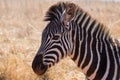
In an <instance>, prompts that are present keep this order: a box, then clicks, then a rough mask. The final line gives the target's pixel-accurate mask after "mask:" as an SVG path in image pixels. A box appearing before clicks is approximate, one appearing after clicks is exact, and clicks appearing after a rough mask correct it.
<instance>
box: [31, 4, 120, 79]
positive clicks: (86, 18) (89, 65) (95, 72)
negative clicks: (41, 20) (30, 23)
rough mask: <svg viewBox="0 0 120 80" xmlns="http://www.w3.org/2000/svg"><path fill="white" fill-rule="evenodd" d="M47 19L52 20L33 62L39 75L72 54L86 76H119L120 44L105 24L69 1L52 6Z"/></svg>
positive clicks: (119, 77)
mask: <svg viewBox="0 0 120 80" xmlns="http://www.w3.org/2000/svg"><path fill="white" fill-rule="evenodd" d="M45 21H49V22H48V24H47V26H46V27H45V29H44V30H43V32H42V40H41V46H40V48H39V50H38V52H37V54H36V56H35V58H34V60H33V63H32V68H33V71H34V72H35V73H36V74H38V75H42V74H44V73H45V72H46V71H47V70H48V69H49V68H50V67H51V66H53V65H55V64H56V63H58V62H59V61H60V60H61V59H63V58H65V57H66V56H70V57H71V59H72V60H73V61H74V62H75V63H76V64H77V66H78V67H79V68H80V69H81V71H82V72H83V73H84V74H85V75H86V77H87V79H90V80H93V79H94V80H119V79H120V45H119V42H118V41H116V40H115V39H113V38H112V37H111V36H110V33H109V30H108V28H107V27H105V26H104V25H103V24H102V23H100V22H98V21H97V20H95V19H93V18H92V17H91V16H90V15H89V14H88V13H87V12H85V11H84V10H83V9H81V8H80V7H79V6H77V5H76V4H74V3H69V2H65V3H64V2H59V3H57V4H55V5H53V6H51V7H50V8H49V10H48V11H47V13H46V17H45Z"/></svg>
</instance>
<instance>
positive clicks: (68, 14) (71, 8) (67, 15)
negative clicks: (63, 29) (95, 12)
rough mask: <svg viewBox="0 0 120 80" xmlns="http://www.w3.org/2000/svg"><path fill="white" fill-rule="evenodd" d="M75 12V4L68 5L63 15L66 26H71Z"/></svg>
mask: <svg viewBox="0 0 120 80" xmlns="http://www.w3.org/2000/svg"><path fill="white" fill-rule="evenodd" d="M75 10H76V6H75V4H73V3H69V4H67V5H66V9H65V10H64V11H63V14H62V22H64V24H65V25H69V22H70V21H71V20H72V19H73V17H74V13H75Z"/></svg>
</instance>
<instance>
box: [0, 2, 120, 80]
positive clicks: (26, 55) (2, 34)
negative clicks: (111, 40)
mask: <svg viewBox="0 0 120 80" xmlns="http://www.w3.org/2000/svg"><path fill="white" fill-rule="evenodd" d="M4 1H6V2H4ZM10 1H11V0H1V2H0V80H84V75H83V74H82V73H80V71H79V69H78V68H77V67H76V65H75V63H74V62H73V61H72V60H71V59H69V58H68V57H67V58H66V59H64V60H62V61H61V62H60V63H58V64H57V65H56V66H54V67H52V68H51V69H50V70H49V71H48V72H47V73H46V74H45V75H43V76H37V75H36V74H34V72H33V71H32V68H31V63H32V60H33V58H34V56H35V54H36V52H37V50H38V48H39V45H40V38H41V32H42V30H43V28H44V27H45V25H46V22H43V19H44V15H45V12H46V10H47V9H48V8H49V7H50V6H51V5H52V4H54V3H56V2H50V1H39V0H35V1H34V2H33V0H30V1H28V0H25V1H26V2H25V1H24V0H21V1H19V0H18V1H19V2H10ZM46 3H47V5H45V4H46ZM75 3H76V4H78V5H80V6H81V7H82V8H83V9H84V10H86V11H88V12H89V13H90V14H91V15H92V16H93V17H95V18H96V19H98V20H99V21H100V22H102V23H104V24H105V25H107V26H110V27H109V28H110V31H111V33H112V34H113V36H114V37H117V38H119V37H120V32H119V31H120V27H119V26H120V21H119V20H120V7H119V5H120V3H98V2H96V3H95V2H93V3H88V2H81V3H80V2H75ZM93 5H94V6H93ZM113 6H114V7H113ZM68 64H69V65H68Z"/></svg>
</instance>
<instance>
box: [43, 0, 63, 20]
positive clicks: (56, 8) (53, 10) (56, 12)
mask: <svg viewBox="0 0 120 80" xmlns="http://www.w3.org/2000/svg"><path fill="white" fill-rule="evenodd" d="M64 10H65V3H64V2H59V3H57V4H55V5H53V6H51V7H50V8H49V10H48V11H47V13H46V15H45V21H53V20H56V19H57V20H60V18H61V16H62V13H63V12H64Z"/></svg>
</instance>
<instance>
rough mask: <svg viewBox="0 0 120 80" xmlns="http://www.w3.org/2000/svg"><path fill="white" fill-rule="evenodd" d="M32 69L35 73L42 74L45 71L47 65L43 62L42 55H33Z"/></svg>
mask: <svg viewBox="0 0 120 80" xmlns="http://www.w3.org/2000/svg"><path fill="white" fill-rule="evenodd" d="M32 69H33V71H34V72H35V73H36V74H37V75H42V74H44V73H45V72H46V71H47V69H48V65H45V64H43V58H42V55H36V56H35V58H34V60H33V63H32Z"/></svg>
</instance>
